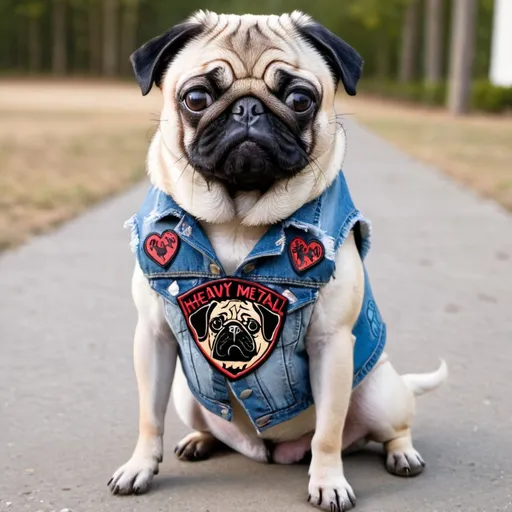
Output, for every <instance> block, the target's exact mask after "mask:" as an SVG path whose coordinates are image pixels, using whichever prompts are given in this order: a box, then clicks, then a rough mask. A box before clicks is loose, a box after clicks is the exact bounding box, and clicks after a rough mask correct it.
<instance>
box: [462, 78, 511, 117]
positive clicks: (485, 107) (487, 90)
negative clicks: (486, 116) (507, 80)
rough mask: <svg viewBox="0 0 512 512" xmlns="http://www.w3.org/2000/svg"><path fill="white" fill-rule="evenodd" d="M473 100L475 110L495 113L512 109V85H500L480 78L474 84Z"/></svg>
mask: <svg viewBox="0 0 512 512" xmlns="http://www.w3.org/2000/svg"><path fill="white" fill-rule="evenodd" d="M471 100H472V101H471V103H472V106H473V108H474V109H475V110H480V111H484V112H494V113H498V112H503V111H506V110H512V87H500V86H497V85H493V84H491V83H489V82H487V81H483V80H480V81H478V82H475V83H474V84H473V88H472V91H471Z"/></svg>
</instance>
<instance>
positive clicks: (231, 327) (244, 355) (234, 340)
mask: <svg viewBox="0 0 512 512" xmlns="http://www.w3.org/2000/svg"><path fill="white" fill-rule="evenodd" d="M256 354H257V350H256V343H255V342H254V338H253V337H252V336H251V335H250V334H249V332H247V331H246V329H245V328H244V327H243V325H242V324H239V323H237V322H229V323H227V324H226V325H225V326H224V327H223V328H222V330H221V331H220V332H219V333H218V334H217V337H216V338H215V342H214V346H213V351H212V356H213V357H214V358H215V359H217V360H218V361H233V362H235V361H241V362H248V361H250V360H251V359H252V358H253V357H254V356H255V355H256Z"/></svg>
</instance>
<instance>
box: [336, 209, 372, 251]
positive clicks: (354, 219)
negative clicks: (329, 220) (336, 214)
mask: <svg viewBox="0 0 512 512" xmlns="http://www.w3.org/2000/svg"><path fill="white" fill-rule="evenodd" d="M356 225H357V226H358V228H359V235H360V238H359V242H360V243H359V245H358V249H359V253H360V255H361V259H362V260H364V258H365V257H366V255H367V254H368V251H369V250H370V246H371V232H372V225H371V223H370V221H369V220H368V219H366V218H365V217H364V216H363V214H362V213H361V212H360V211H359V210H354V212H353V213H352V214H351V215H350V216H349V217H348V218H347V220H346V221H345V223H344V225H343V227H342V229H341V232H340V235H339V236H338V239H337V240H336V248H335V250H336V252H337V251H338V249H339V248H340V246H341V245H342V244H343V243H344V242H345V240H346V239H347V237H348V235H349V233H350V232H351V231H353V230H354V228H355V227H356Z"/></svg>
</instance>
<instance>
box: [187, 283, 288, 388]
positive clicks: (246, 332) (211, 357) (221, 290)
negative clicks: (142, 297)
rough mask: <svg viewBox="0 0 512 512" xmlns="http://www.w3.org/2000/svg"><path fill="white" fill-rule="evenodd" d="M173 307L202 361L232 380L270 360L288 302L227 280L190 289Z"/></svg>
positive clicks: (258, 286) (251, 285)
mask: <svg viewBox="0 0 512 512" xmlns="http://www.w3.org/2000/svg"><path fill="white" fill-rule="evenodd" d="M178 304H179V305H180V308H181V311H182V313H183V315H184V316H185V319H186V322H187V326H188V329H189V331H190V334H191V335H192V338H193V339H194V341H195V342H196V344H197V346H198V347H199V349H200V350H201V352H202V353H203V354H204V356H205V357H206V359H207V360H208V362H209V363H210V364H211V365H212V366H213V367H214V368H216V369H217V370H219V371H220V372H221V373H223V374H224V375H226V376H227V377H228V378H230V379H233V380H234V379H239V378H240V377H242V376H244V375H246V374H248V373H249V372H251V371H253V370H255V369H256V368H257V367H258V366H259V365H261V364H262V363H263V362H264V361H265V360H266V359H267V358H268V357H269V356H270V354H271V353H272V350H273V349H274V348H275V345H276V343H277V340H278V339H279V336H280V334H281V330H282V328H283V324H284V321H285V317H286V309H287V305H288V299H287V298H286V297H284V296H283V295H281V294H280V293H277V292H276V291H274V290H271V289H270V288H267V287H266V286H262V285H261V284H258V283H255V282H253V281H247V280H244V279H235V278H229V277H228V278H224V279H216V280H215V281H212V282H209V283H206V284H202V285H200V286H196V287H195V288H192V289H191V290H189V291H188V292H186V293H183V294H182V295H180V296H178Z"/></svg>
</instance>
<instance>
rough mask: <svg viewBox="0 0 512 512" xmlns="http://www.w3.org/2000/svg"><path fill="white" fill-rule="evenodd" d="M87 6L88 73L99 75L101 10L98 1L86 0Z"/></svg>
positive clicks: (100, 67) (100, 63)
mask: <svg viewBox="0 0 512 512" xmlns="http://www.w3.org/2000/svg"><path fill="white" fill-rule="evenodd" d="M87 4H88V8H87V24H88V26H89V71H90V73H91V74H93V75H94V74H97V75H99V74H100V73H101V70H102V48H101V44H102V40H101V24H102V9H101V6H100V2H99V1H98V0H87Z"/></svg>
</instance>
